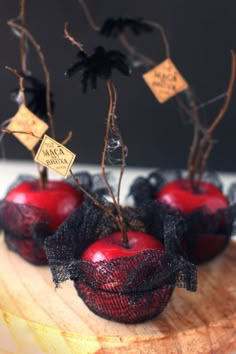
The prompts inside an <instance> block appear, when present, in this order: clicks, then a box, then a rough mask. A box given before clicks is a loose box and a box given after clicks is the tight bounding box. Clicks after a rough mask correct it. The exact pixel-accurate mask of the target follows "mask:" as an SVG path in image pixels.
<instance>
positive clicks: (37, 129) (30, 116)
mask: <svg viewBox="0 0 236 354" xmlns="http://www.w3.org/2000/svg"><path fill="white" fill-rule="evenodd" d="M6 129H7V130H9V131H19V132H21V133H13V135H14V136H15V137H16V138H17V139H18V140H19V141H20V142H21V143H22V144H23V145H25V146H26V148H27V149H29V150H32V149H33V148H34V147H35V145H36V144H37V143H38V142H39V140H40V139H41V137H42V136H43V134H44V133H45V132H46V131H47V129H48V125H47V124H46V123H45V122H44V121H42V120H41V119H40V118H38V117H37V116H36V115H35V114H34V113H32V112H31V111H30V110H29V109H28V108H27V107H26V106H25V105H24V104H21V105H20V107H19V109H18V111H17V113H16V115H15V116H14V117H13V118H12V119H11V122H10V123H9V124H8V126H7V127H6ZM24 132H25V133H30V134H31V133H33V134H34V135H35V136H37V138H36V137H35V136H32V135H29V134H24Z"/></svg>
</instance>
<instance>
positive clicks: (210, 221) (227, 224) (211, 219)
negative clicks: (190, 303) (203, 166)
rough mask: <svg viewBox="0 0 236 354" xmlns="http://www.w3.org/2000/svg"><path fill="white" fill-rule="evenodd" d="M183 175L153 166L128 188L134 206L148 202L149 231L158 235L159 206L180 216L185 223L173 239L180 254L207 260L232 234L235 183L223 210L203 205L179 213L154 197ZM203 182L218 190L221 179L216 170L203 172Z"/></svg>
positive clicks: (220, 249) (235, 194)
mask: <svg viewBox="0 0 236 354" xmlns="http://www.w3.org/2000/svg"><path fill="white" fill-rule="evenodd" d="M184 178H186V177H185V175H184V173H183V172H181V171H180V170H176V171H165V170H164V171H162V170H160V169H157V170H156V171H154V172H152V173H151V174H150V175H149V176H148V177H147V178H145V177H138V178H137V179H136V180H135V181H134V182H133V184H132V186H131V188H130V195H132V196H133V199H134V202H135V205H137V206H143V207H145V205H148V208H149V213H151V214H152V219H153V223H152V225H150V230H149V231H150V232H151V233H153V234H155V235H157V234H158V226H157V224H158V218H157V214H158V213H159V210H160V208H161V209H163V210H165V211H166V212H167V213H169V214H171V215H173V216H176V217H180V218H182V220H183V222H184V224H185V230H184V232H183V233H182V234H181V235H179V236H178V239H177V240H176V242H177V243H178V244H179V247H180V248H182V251H183V254H185V257H186V258H187V259H189V260H190V261H191V262H193V263H195V264H201V263H205V262H208V261H209V260H211V259H213V258H214V257H216V256H217V255H219V254H220V253H221V252H223V250H224V249H225V248H226V246H227V245H228V243H229V241H230V238H231V236H232V235H233V234H234V231H235V230H234V229H235V226H234V225H235V222H234V220H235V219H236V203H235V202H236V185H232V186H231V188H230V190H229V193H228V194H229V195H228V199H229V201H230V202H231V205H230V206H229V207H228V208H225V209H219V210H218V211H217V212H216V213H214V214H212V213H211V212H210V211H209V210H208V209H207V207H201V208H198V209H197V210H195V211H194V212H191V213H189V214H183V213H182V212H181V211H180V210H178V209H176V208H173V207H171V206H168V205H164V204H162V205H161V206H160V202H158V201H157V200H155V199H156V196H157V194H158V192H159V191H160V190H161V188H162V187H163V186H164V185H165V184H166V183H168V182H172V181H175V180H180V179H184ZM203 180H204V181H206V182H209V183H211V184H213V185H215V186H216V187H217V188H218V189H220V190H222V182H221V180H220V178H219V176H218V175H217V173H209V172H208V173H206V174H205V175H204V178H203ZM155 215H156V216H155Z"/></svg>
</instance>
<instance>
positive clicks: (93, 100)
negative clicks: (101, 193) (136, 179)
mask: <svg viewBox="0 0 236 354" xmlns="http://www.w3.org/2000/svg"><path fill="white" fill-rule="evenodd" d="M88 5H89V7H90V9H91V12H92V13H93V14H94V17H95V18H96V21H97V23H98V24H102V23H103V22H104V20H105V19H106V18H107V17H108V16H112V15H113V16H120V15H121V16H132V17H143V18H146V19H152V20H156V21H158V22H160V23H161V24H162V25H163V26H164V27H165V29H166V32H167V35H168V38H169V42H170V47H171V57H172V60H173V61H174V62H175V64H176V65H177V67H178V68H179V70H180V71H181V72H182V74H183V76H184V77H185V78H186V80H187V81H188V82H189V83H190V84H191V86H192V88H193V89H194V91H195V92H196V94H197V96H198V98H199V102H203V103H204V102H206V101H208V100H209V99H211V98H213V97H215V96H218V95H220V94H222V93H224V92H225V90H226V88H227V83H228V78H229V72H230V49H231V48H232V49H236V48H235V47H236V45H235V44H236V31H235V29H236V2H235V0H225V1H222V0H205V1H199V0H188V1H186V0H158V1H156V0H146V1H131V0H130V1H125V0H121V1H111V0H88ZM18 14H19V1H17V0H0V48H1V51H0V53H1V55H0V87H1V101H0V117H1V122H3V121H4V120H5V119H8V118H10V117H12V116H13V115H14V113H15V112H16V109H17V107H16V105H15V103H13V102H12V101H11V100H10V98H9V97H10V96H9V93H10V91H11V89H13V88H14V87H15V86H16V84H17V80H16V77H14V75H12V74H11V73H9V72H7V71H6V70H5V69H4V67H5V65H9V66H12V67H15V68H19V67H20V63H19V41H18V39H17V38H16V37H15V36H14V35H13V34H12V32H11V30H10V29H9V28H8V26H7V25H6V21H7V20H8V19H11V18H15V17H16V16H17V15H18ZM26 14H27V27H28V28H29V29H30V31H31V32H32V33H33V35H34V36H35V38H36V39H37V40H38V41H39V42H40V44H41V47H42V49H43V51H44V54H45V56H46V60H47V64H48V67H49V70H50V73H51V81H52V89H53V92H54V96H55V102H56V108H55V113H54V118H55V122H56V131H57V138H58V140H59V141H60V140H63V139H64V138H65V136H66V135H67V132H68V131H69V130H72V131H73V133H74V136H73V139H72V141H71V142H70V144H69V147H70V148H71V149H72V150H73V151H74V152H75V153H76V154H77V162H81V163H99V162H100V158H101V151H102V145H103V139H104V138H103V137H104V130H105V118H106V114H107V110H108V95H107V92H106V88H105V84H104V83H103V82H100V83H99V87H98V89H97V90H96V91H89V92H88V94H87V95H83V94H82V93H81V89H80V85H79V80H80V79H79V76H77V77H74V78H72V79H71V80H69V79H67V78H65V77H64V75H63V73H64V71H65V70H66V69H67V68H68V66H70V65H71V64H72V63H73V62H74V60H75V55H76V52H77V50H76V48H75V47H72V46H71V44H70V43H69V42H68V41H67V40H66V39H65V38H64V36H63V27H64V22H65V21H69V28H70V31H71V33H72V34H73V35H74V36H75V37H76V38H77V39H78V40H79V41H80V42H82V43H84V45H85V48H86V49H87V50H91V49H92V48H94V47H95V46H97V45H99V44H102V45H104V46H105V47H106V48H110V49H111V48H121V47H120V46H119V44H118V43H116V42H115V41H114V40H104V39H103V38H102V37H101V36H100V35H99V34H97V33H96V32H94V31H93V30H92V29H91V28H90V27H89V25H88V24H87V21H86V19H85V17H84V15H83V12H82V10H81V8H80V5H79V2H78V1H77V0H60V1H58V0H40V1H39V0H38V1H37V0H28V1H27V11H26ZM129 39H130V41H132V42H133V43H134V44H136V45H137V46H138V48H139V49H140V50H141V51H143V52H144V53H146V54H147V55H149V56H150V57H152V58H154V59H155V60H156V61H158V62H160V61H161V60H163V59H164V48H163V44H162V41H161V38H160V35H159V34H158V32H154V34H151V35H143V36H142V38H141V39H138V40H137V39H136V38H134V36H132V35H130V36H129ZM28 67H29V68H30V70H32V72H33V73H34V75H36V76H38V77H39V78H41V79H44V77H43V73H42V70H41V66H40V63H39V60H38V57H37V55H36V54H35V52H34V49H31V50H30V53H29V56H28ZM142 73H143V69H141V68H140V69H137V70H136V71H135V72H133V75H132V76H131V78H126V77H122V76H121V75H119V74H115V75H114V76H113V79H114V82H115V83H116V86H117V90H118V108H117V114H118V118H119V125H120V128H121V130H122V132H123V136H124V139H125V142H126V144H127V145H128V148H129V156H128V159H127V163H128V165H129V166H148V167H154V166H160V167H163V168H172V167H173V168H176V167H180V168H184V167H186V161H187V156H188V150H189V144H190V141H191V137H192V126H191V125H190V124H188V123H187V122H186V119H185V118H184V117H183V116H182V114H181V113H180V112H179V110H178V107H177V106H176V103H175V100H170V101H169V102H167V103H166V104H164V105H161V104H159V103H158V102H157V101H156V99H155V98H154V96H153V95H152V94H151V92H150V90H149V89H148V87H147V86H146V84H145V83H144V81H143V80H142ZM235 97H236V96H235V94H234V97H233V100H232V102H231V105H230V109H229V110H228V112H227V114H226V115H225V117H224V119H223V121H222V122H221V124H220V125H219V127H218V128H217V130H216V131H215V135H214V137H215V142H216V144H215V146H214V150H213V152H212V155H211V157H210V160H209V167H210V168H212V169H217V170H225V171H236V159H235V154H234V151H235V150H236V139H235V128H236V107H235ZM222 103H223V101H222V100H220V101H218V102H216V103H214V104H211V105H208V106H206V107H205V108H204V109H202V110H201V115H202V116H203V118H204V119H207V121H208V122H211V120H212V119H213V118H214V117H215V115H216V113H217V112H218V110H219V109H220V107H221V104H222ZM4 146H5V148H6V156H7V158H9V159H13V158H24V159H27V158H30V154H29V152H27V151H26V150H25V149H24V147H23V146H21V145H20V143H18V142H17V141H16V140H15V139H14V138H13V137H12V136H7V137H5V138H4Z"/></svg>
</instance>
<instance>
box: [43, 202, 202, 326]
mask: <svg viewBox="0 0 236 354" xmlns="http://www.w3.org/2000/svg"><path fill="white" fill-rule="evenodd" d="M103 203H105V204H106V206H107V207H110V208H111V210H113V207H112V205H111V204H109V203H108V202H105V201H103ZM114 213H115V211H114ZM122 213H123V216H124V219H125V223H126V227H127V230H136V231H142V232H144V231H145V230H146V226H147V225H146V223H147V224H148V223H150V222H151V220H150V219H149V218H148V217H147V216H146V211H145V210H144V209H142V208H141V209H133V208H123V209H122ZM180 225H181V222H180ZM180 229H181V226H179V219H177V218H175V217H172V216H167V215H164V214H162V215H161V214H160V232H161V235H160V236H163V238H164V239H166V238H171V239H172V240H173V244H174V243H175V242H174V239H175V236H174V234H175V232H176V230H180ZM116 231H119V230H118V228H117V225H116V224H115V223H114V222H113V219H112V218H111V217H110V216H108V215H106V214H105V213H104V211H103V210H101V209H99V208H98V207H96V206H94V204H93V203H92V202H90V201H88V200H87V201H86V202H85V203H83V204H82V205H81V206H80V207H79V208H78V209H77V210H76V211H75V212H74V213H73V214H72V215H71V216H70V217H69V219H67V220H66V222H64V223H63V225H61V226H60V227H59V228H58V230H57V232H56V233H55V234H54V235H53V236H51V237H50V238H48V239H47V240H46V241H45V250H46V253H47V257H48V260H49V265H50V268H51V271H52V276H53V281H54V283H55V285H56V286H58V285H59V284H60V283H61V282H63V281H65V280H67V279H71V280H72V281H74V285H75V288H76V290H77V292H78V294H79V296H80V297H81V298H82V299H83V301H84V302H85V303H86V304H87V306H88V307H89V308H90V309H91V310H92V311H93V312H95V313H96V314H98V315H100V316H102V317H105V318H108V319H112V320H114V321H118V322H124V323H135V322H142V321H145V320H148V319H150V318H152V317H154V316H156V315H157V314H159V313H160V312H161V311H162V310H163V309H164V307H165V306H166V304H167V303H168V301H169V298H170V296H171V294H172V292H173V289H174V288H175V287H183V288H187V289H188V290H191V291H195V290H196V286H197V283H196V268H195V266H194V265H192V264H191V263H189V262H188V261H186V260H185V259H184V258H183V257H182V256H181V255H180V254H178V253H174V246H173V245H172V246H171V249H170V250H168V249H165V251H158V250H151V251H143V252H140V253H139V254H137V255H136V256H132V257H125V258H122V257H121V258H114V259H112V260H110V261H101V262H95V263H94V262H91V261H85V260H81V258H80V256H81V254H82V253H83V252H84V251H85V249H86V248H87V247H88V246H89V245H90V244H92V243H93V242H95V241H96V240H98V239H100V238H102V237H103V236H106V235H109V234H112V233H113V232H116ZM169 243H171V242H169Z"/></svg>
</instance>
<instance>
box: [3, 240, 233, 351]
mask: <svg viewBox="0 0 236 354" xmlns="http://www.w3.org/2000/svg"><path fill="white" fill-rule="evenodd" d="M0 265H1V268H0V269H1V271H0V353H1V354H2V353H8V354H9V353H20V354H28V353H31V354H39V353H40V354H41V353H50V354H54V353H55V354H67V353H68V354H69V353H81V354H86V353H97V354H99V353H112V354H116V353H132V354H146V353H148V354H155V353H158V354H162V353H163V354H164V353H166V354H171V353H173V354H174V353H186V354H189V353H198V354H199V353H204V354H206V353H219V354H225V353H230V354H232V353H236V242H233V241H232V242H231V244H230V245H229V247H228V249H227V250H226V251H225V253H224V254H223V255H221V256H220V257H218V258H217V259H216V260H214V261H212V262H211V263H209V264H208V265H206V266H202V267H200V268H199V282H198V284H199V285H198V291H197V292H196V293H189V292H187V291H185V290H184V289H177V290H175V292H174V294H173V296H172V298H171V301H170V303H169V304H168V306H167V308H166V309H165V310H164V312H163V313H162V314H161V315H160V316H159V317H158V318H156V319H154V320H152V321H149V322H146V323H142V324H138V325H123V324H119V323H113V322H111V321H107V320H104V319H102V318H100V317H98V316H96V315H94V314H93V313H92V312H90V311H89V310H88V308H87V307H86V306H85V305H84V303H83V302H82V300H81V299H80V298H79V297H78V296H77V294H76V292H75V290H74V288H73V284H72V283H71V282H70V281H68V282H66V283H65V284H63V285H62V287H61V288H59V289H57V290H55V289H54V284H53V283H52V280H51V273H50V271H49V269H48V267H35V266H32V265H30V264H28V263H26V262H25V261H24V260H22V259H21V258H20V257H19V256H18V255H16V254H15V253H13V252H10V251H8V250H7V249H6V247H5V244H4V241H3V237H2V236H1V237H0Z"/></svg>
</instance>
